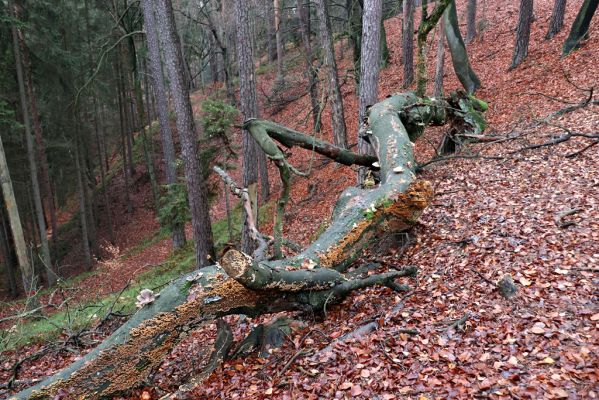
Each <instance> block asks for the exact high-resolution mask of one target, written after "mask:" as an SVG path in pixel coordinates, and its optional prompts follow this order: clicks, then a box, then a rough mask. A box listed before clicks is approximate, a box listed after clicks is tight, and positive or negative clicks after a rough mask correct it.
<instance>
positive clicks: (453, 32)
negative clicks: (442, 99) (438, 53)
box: [443, 0, 480, 93]
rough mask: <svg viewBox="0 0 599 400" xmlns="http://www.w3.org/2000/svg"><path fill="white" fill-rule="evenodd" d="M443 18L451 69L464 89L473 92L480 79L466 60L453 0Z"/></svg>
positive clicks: (466, 53)
mask: <svg viewBox="0 0 599 400" xmlns="http://www.w3.org/2000/svg"><path fill="white" fill-rule="evenodd" d="M443 18H444V20H445V21H444V28H445V37H446V38H447V44H448V46H449V51H450V53H451V62H452V64H453V69H454V71H455V73H456V75H457V77H458V79H459V81H460V83H461V84H462V86H463V87H464V89H466V91H467V92H468V93H474V92H475V91H476V89H478V88H479V87H480V80H479V79H478V77H477V76H476V74H475V73H474V71H473V70H472V67H471V66H470V61H469V60H468V52H467V51H466V45H465V44H464V40H462V34H461V33H460V25H459V23H458V13H457V11H456V6H455V0H452V1H450V2H449V6H448V7H447V9H446V10H445V13H444V14H443Z"/></svg>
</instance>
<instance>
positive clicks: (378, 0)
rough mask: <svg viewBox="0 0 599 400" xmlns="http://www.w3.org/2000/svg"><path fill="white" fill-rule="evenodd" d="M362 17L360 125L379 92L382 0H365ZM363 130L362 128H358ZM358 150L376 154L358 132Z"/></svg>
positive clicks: (361, 176)
mask: <svg viewBox="0 0 599 400" xmlns="http://www.w3.org/2000/svg"><path fill="white" fill-rule="evenodd" d="M363 6H364V9H363V10H364V11H363V14H362V15H363V18H362V46H361V48H362V54H361V56H360V99H359V102H360V104H359V107H360V108H359V113H358V126H362V124H365V123H366V116H367V112H366V110H367V108H368V107H370V106H372V105H373V104H374V103H376V102H377V99H378V93H379V61H380V54H379V53H380V50H381V46H380V40H381V29H380V28H381V18H382V13H383V2H382V0H364V5H363ZM358 131H359V132H362V129H359V130H358ZM358 152H359V153H360V154H374V150H373V148H372V146H371V145H370V144H369V143H368V142H367V141H366V140H365V138H363V137H361V136H360V134H358ZM365 172H366V171H365V168H360V171H359V173H358V182H359V183H360V184H362V183H363V182H364V177H365V176H364V174H365Z"/></svg>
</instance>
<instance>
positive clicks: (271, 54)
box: [248, 0, 277, 61]
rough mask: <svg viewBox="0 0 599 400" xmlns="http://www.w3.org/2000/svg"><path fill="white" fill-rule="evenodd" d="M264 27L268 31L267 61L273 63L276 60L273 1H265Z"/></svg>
mask: <svg viewBox="0 0 599 400" xmlns="http://www.w3.org/2000/svg"><path fill="white" fill-rule="evenodd" d="M266 26H267V29H268V32H267V36H268V40H267V46H268V61H275V60H276V59H277V38H276V36H277V30H276V28H275V9H274V6H273V0H266ZM248 32H249V30H248Z"/></svg>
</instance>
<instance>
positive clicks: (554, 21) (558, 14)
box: [545, 0, 566, 40]
mask: <svg viewBox="0 0 599 400" xmlns="http://www.w3.org/2000/svg"><path fill="white" fill-rule="evenodd" d="M565 14H566V0H555V3H554V4H553V12H552V13H551V21H550V22H549V30H548V31H547V34H546V35H545V39H547V40H549V39H551V38H553V37H554V36H555V35H557V34H558V33H559V31H561V30H562V27H563V26H564V15H565Z"/></svg>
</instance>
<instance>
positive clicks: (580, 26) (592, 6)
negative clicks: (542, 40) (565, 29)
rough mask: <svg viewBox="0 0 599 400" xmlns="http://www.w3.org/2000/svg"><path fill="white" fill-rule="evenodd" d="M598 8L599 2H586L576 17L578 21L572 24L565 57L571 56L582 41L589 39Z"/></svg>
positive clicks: (566, 43)
mask: <svg viewBox="0 0 599 400" xmlns="http://www.w3.org/2000/svg"><path fill="white" fill-rule="evenodd" d="M597 6H599V0H584V3H582V6H580V10H579V11H578V14H577V15H576V19H575V20H574V22H573V23H572V28H571V29H570V34H569V35H568V38H567V39H566V42H565V43H564V49H563V52H562V54H563V55H567V54H570V52H571V51H572V50H574V49H577V48H578V46H579V45H580V41H581V40H583V39H586V38H587V37H588V34H589V25H590V24H591V20H592V19H593V15H594V14H595V11H596V10H597Z"/></svg>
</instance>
